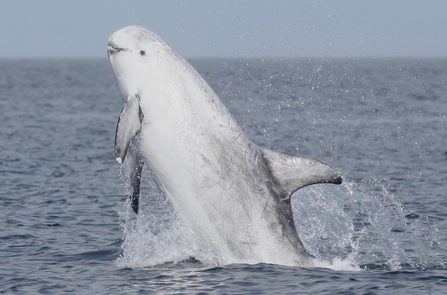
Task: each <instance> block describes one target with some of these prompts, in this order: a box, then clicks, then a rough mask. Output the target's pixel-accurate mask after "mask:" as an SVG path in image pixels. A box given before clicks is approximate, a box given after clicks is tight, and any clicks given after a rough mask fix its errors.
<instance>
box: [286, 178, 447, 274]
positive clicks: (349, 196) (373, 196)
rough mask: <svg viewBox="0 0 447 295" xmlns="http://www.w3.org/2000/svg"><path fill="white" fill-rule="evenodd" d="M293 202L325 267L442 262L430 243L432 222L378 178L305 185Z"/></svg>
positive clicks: (308, 242)
mask: <svg viewBox="0 0 447 295" xmlns="http://www.w3.org/2000/svg"><path fill="white" fill-rule="evenodd" d="M292 207H293V209H294V216H295V223H296V226H297V230H298V232H299V235H300V237H301V238H302V239H303V241H304V242H305V244H306V246H307V249H309V251H310V252H311V254H312V255H314V256H315V257H316V259H317V260H318V261H321V262H323V264H325V263H326V264H328V266H329V268H335V269H338V267H337V266H336V265H338V266H339V267H343V263H346V264H348V265H350V266H352V267H354V268H356V267H360V268H362V269H371V268H383V269H389V270H400V269H402V268H404V267H411V268H424V267H432V266H433V265H439V263H440V262H439V261H438V260H437V257H436V253H435V251H434V249H433V245H436V244H437V242H436V240H437V237H436V232H437V231H436V226H435V224H433V223H432V222H430V221H429V220H428V218H427V217H425V216H422V215H419V214H415V213H413V212H408V211H407V210H406V209H405V208H404V207H403V205H402V204H401V203H399V202H398V201H397V200H396V197H395V196H394V195H393V194H391V193H390V192H389V191H388V190H387V189H386V187H385V185H383V184H382V183H381V181H379V180H369V181H364V182H362V183H352V182H349V181H348V182H345V184H344V185H342V186H340V187H338V188H334V187H330V186H327V185H319V186H311V187H307V188H304V189H301V190H300V191H298V192H297V193H296V194H295V196H294V197H293V200H292ZM316 264H317V265H318V263H316ZM441 265H443V264H442V262H441Z"/></svg>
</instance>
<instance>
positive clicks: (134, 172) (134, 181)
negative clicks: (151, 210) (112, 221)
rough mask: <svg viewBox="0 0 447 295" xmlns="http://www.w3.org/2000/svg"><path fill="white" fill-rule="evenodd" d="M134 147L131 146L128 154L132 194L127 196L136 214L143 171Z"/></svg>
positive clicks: (137, 152) (139, 156)
mask: <svg viewBox="0 0 447 295" xmlns="http://www.w3.org/2000/svg"><path fill="white" fill-rule="evenodd" d="M133 147H134V145H132V146H131V148H130V152H129V159H128V162H129V169H130V185H131V188H132V192H131V194H130V195H129V200H130V205H131V207H132V210H133V212H135V214H138V207H139V200H140V182H141V171H142V170H143V165H144V162H143V157H142V156H141V154H140V153H139V151H137V150H136V149H135V148H133Z"/></svg>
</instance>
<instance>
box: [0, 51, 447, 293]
mask: <svg viewBox="0 0 447 295" xmlns="http://www.w3.org/2000/svg"><path fill="white" fill-rule="evenodd" d="M191 62H192V63H193V65H194V66H195V67H196V68H197V69H198V71H199V72H200V73H201V74H202V75H203V76H204V77H205V79H206V80H207V81H208V82H209V83H210V84H211V86H212V87H213V88H214V90H215V91H216V92H217V93H218V94H219V96H220V97H221V99H222V101H223V102H224V103H225V104H226V105H227V107H228V108H229V109H230V111H231V112H232V113H233V114H234V116H235V118H236V119H237V121H238V122H239V123H240V125H241V126H242V127H243V128H244V130H245V131H246V132H247V134H248V135H249V136H250V138H251V139H252V140H253V141H254V142H256V143H258V144H259V145H261V146H264V147H269V148H272V149H274V150H278V151H282V152H289V153H298V154H301V155H304V156H307V157H310V158H315V159H319V160H321V161H323V162H326V163H328V164H330V165H331V166H332V167H334V168H336V169H337V170H338V171H340V172H341V173H342V174H343V176H344V179H345V181H344V184H342V185H341V186H330V185H319V186H311V187H308V188H305V189H302V190H300V191H299V192H298V193H296V194H295V195H294V196H293V209H294V216H295V222H296V225H297V229H298V231H299V234H300V236H301V237H302V239H303V241H304V243H305V244H306V247H307V249H308V250H309V252H311V253H312V255H313V256H315V258H316V259H318V260H319V261H321V266H322V267H317V268H298V267H286V266H280V265H267V264H258V265H244V264H240V265H206V264H203V263H201V262H199V261H197V260H195V259H194V255H193V254H194V253H193V251H191V249H190V247H191V242H190V240H191V233H190V232H189V231H188V229H187V228H185V227H184V225H183V223H182V221H181V220H179V219H178V217H177V216H176V215H175V212H174V211H173V210H172V207H171V206H170V204H169V203H167V202H165V201H164V198H163V197H162V196H161V195H160V193H159V191H158V190H157V188H156V187H155V186H154V185H153V183H152V182H151V181H150V178H149V177H147V178H146V179H145V183H144V186H143V193H142V212H141V213H142V214H140V215H139V216H138V217H137V218H136V217H135V216H134V215H132V214H131V211H130V209H129V204H128V203H127V200H126V196H125V192H126V184H125V182H124V181H123V177H122V175H123V174H125V173H126V171H125V169H123V168H120V166H119V165H118V164H116V162H115V159H114V155H113V143H114V132H115V126H116V125H115V124H116V121H117V119H118V115H119V112H120V110H121V107H122V103H121V99H120V98H119V94H118V89H117V86H116V82H115V79H114V76H113V73H112V69H111V67H110V66H109V64H108V61H107V60H105V59H104V60H14V61H9V60H3V61H0V110H1V112H0V122H1V128H0V155H1V157H0V183H1V190H0V205H1V210H0V217H1V218H0V221H1V223H0V262H1V264H0V292H2V293H17V294H23V293H31V294H38V293H43V294H60V293H65V292H67V293H68V292H72V293H75V294H123V293H143V294H152V293H153V294H178V293H213V292H214V293H237V294H244V293H245V294H257V293H259V294H261V293H264V294H272V293H278V294H298V293H302V294H308V293H318V294H336V293H340V294H404V293H406V294H420V293H422V294H444V293H445V289H446V287H447V269H446V263H447V258H446V255H447V246H446V243H447V221H446V218H447V198H446V195H447V184H446V183H447V145H446V138H447V137H446V133H447V131H446V130H447V128H446V127H447V60H446V59H433V60H427V59H426V60H417V59H415V60H413V59H391V60H384V59H367V60H362V59H358V60H353V59H346V60H287V61H286V60H193V61H191ZM146 172H147V171H146ZM146 175H147V174H146ZM323 266H324V267H323Z"/></svg>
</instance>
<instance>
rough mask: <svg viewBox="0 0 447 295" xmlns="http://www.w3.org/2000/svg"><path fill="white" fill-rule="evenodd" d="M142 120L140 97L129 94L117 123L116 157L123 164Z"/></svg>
mask: <svg viewBox="0 0 447 295" xmlns="http://www.w3.org/2000/svg"><path fill="white" fill-rule="evenodd" d="M141 121H142V113H141V109H140V102H139V97H138V96H137V97H136V96H129V97H128V98H127V102H126V103H125V104H124V107H123V109H122V111H121V114H120V117H119V119H118V124H117V125H116V133H115V158H116V161H117V162H118V163H120V164H121V163H122V162H123V161H124V158H125V157H126V152H127V148H128V147H129V144H130V141H131V140H132V138H133V137H134V136H135V135H137V134H138V132H140V129H141Z"/></svg>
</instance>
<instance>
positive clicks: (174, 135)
mask: <svg viewBox="0 0 447 295" xmlns="http://www.w3.org/2000/svg"><path fill="white" fill-rule="evenodd" d="M108 56H109V60H110V63H111V64H112V67H113V71H114V73H115V75H116V78H117V81H118V85H119V90H120V93H121V96H122V97H123V99H124V100H125V104H124V107H123V109H122V112H121V114H120V116H119V120H118V125H117V128H116V137H115V156H116V160H117V161H118V163H122V162H123V161H124V158H125V157H126V153H127V154H128V157H127V158H128V159H127V161H128V162H130V166H131V173H130V174H131V176H130V178H131V184H132V188H133V193H132V195H131V196H130V199H131V203H132V208H133V210H134V211H135V212H136V213H138V198H139V190H140V177H141V171H142V167H143V163H144V164H147V165H148V166H149V167H150V169H152V171H153V173H154V175H155V176H156V179H157V182H158V184H159V185H160V187H161V189H162V191H163V193H164V194H165V195H166V197H168V198H169V199H170V200H171V201H172V204H173V206H174V208H175V210H176V211H177V212H178V213H179V215H180V216H181V217H182V218H183V219H184V221H185V222H186V223H187V224H188V225H189V227H190V228H191V230H192V231H193V233H194V235H195V236H196V237H197V240H198V241H199V247H204V249H206V250H207V251H210V252H209V253H213V255H215V256H216V257H218V259H219V260H220V263H260V262H264V263H275V264H283V265H298V266H312V259H311V258H310V256H309V254H308V253H307V251H306V249H305V248H304V246H303V244H302V242H301V240H300V238H299V237H298V234H297V231H296V229H295V224H294V221H293V216H292V209H291V205H290V199H291V195H292V193H293V192H294V191H296V190H298V189H299V188H302V187H304V186H307V185H311V184H316V183H335V184H340V183H341V182H342V178H341V176H340V175H339V174H338V173H337V172H336V171H334V170H333V169H332V168H330V167H329V166H327V165H325V164H323V163H321V162H318V161H315V160H311V159H307V158H303V157H300V156H295V155H288V154H282V153H278V152H275V151H271V150H268V149H265V148H261V147H259V146H257V145H256V144H254V143H253V142H251V141H250V140H249V139H248V138H247V135H246V134H245V133H244V132H243V131H242V129H241V128H240V127H239V125H238V124H237V122H236V121H235V120H234V118H233V117H232V116H231V114H230V113H229V111H228V110H227V108H226V107H225V106H224V105H223V104H222V102H221V101H220V99H219V98H218V97H217V95H216V94H215V93H214V91H213V90H212V89H211V87H210V86H209V85H208V84H207V83H206V82H205V80H204V79H203V78H202V77H201V76H200V75H199V74H198V73H197V72H196V71H195V70H194V68H193V67H192V66H191V65H190V64H189V63H188V62H187V61H186V60H185V59H183V58H182V57H181V56H179V55H178V54H177V53H176V52H174V51H173V50H172V49H171V48H170V47H168V46H167V45H166V44H165V43H164V42H163V41H162V40H161V39H160V38H159V37H158V36H157V35H155V34H154V33H152V32H151V31H149V30H148V29H145V28H143V27H140V26H128V27H125V28H123V29H121V30H118V31H117V32H115V33H113V34H112V35H111V36H110V38H109V40H108ZM137 134H140V140H139V142H138V145H137V146H136V148H133V147H134V144H132V148H131V149H129V152H127V150H128V147H129V143H130V142H131V140H132V139H133V137H134V136H135V135H137Z"/></svg>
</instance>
